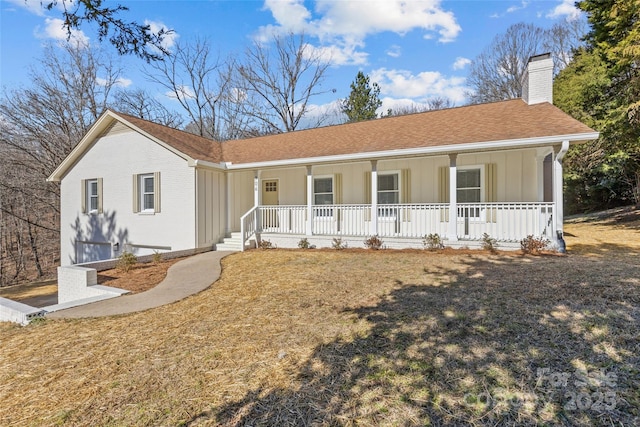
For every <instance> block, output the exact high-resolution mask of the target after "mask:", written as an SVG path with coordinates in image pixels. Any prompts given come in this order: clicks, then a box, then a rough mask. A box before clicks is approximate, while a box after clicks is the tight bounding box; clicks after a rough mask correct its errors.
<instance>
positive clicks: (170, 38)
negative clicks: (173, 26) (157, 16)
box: [144, 19, 180, 50]
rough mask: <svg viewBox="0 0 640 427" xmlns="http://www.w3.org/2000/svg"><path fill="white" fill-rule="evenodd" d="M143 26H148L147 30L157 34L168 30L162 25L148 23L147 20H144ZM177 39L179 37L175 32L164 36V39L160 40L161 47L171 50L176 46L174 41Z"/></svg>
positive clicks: (153, 22)
mask: <svg viewBox="0 0 640 427" xmlns="http://www.w3.org/2000/svg"><path fill="white" fill-rule="evenodd" d="M144 25H148V26H149V29H150V30H151V32H153V33H157V32H158V31H160V30H164V31H169V30H170V28H169V27H167V26H166V25H165V24H164V23H162V22H156V21H149V20H148V19H145V21H144ZM178 37H180V35H179V34H178V33H176V32H175V31H173V32H170V33H168V34H165V35H164V38H163V39H162V47H163V48H165V49H166V50H171V48H172V47H173V46H174V45H175V44H176V40H177V39H178Z"/></svg>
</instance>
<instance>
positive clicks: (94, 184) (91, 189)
mask: <svg viewBox="0 0 640 427" xmlns="http://www.w3.org/2000/svg"><path fill="white" fill-rule="evenodd" d="M86 183H87V188H86V192H87V211H88V212H89V213H96V212H98V205H99V202H98V200H99V197H100V196H99V193H98V180H97V179H87V180H86Z"/></svg>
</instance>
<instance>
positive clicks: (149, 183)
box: [140, 174, 155, 212]
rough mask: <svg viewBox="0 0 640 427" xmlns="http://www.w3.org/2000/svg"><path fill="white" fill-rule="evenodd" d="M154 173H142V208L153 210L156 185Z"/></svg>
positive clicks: (148, 210) (143, 209)
mask: <svg viewBox="0 0 640 427" xmlns="http://www.w3.org/2000/svg"><path fill="white" fill-rule="evenodd" d="M153 180H154V177H153V174H147V175H140V208H141V210H142V211H147V212H153V211H154V209H155V186H154V181H153Z"/></svg>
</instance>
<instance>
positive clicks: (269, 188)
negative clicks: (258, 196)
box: [264, 181, 278, 193]
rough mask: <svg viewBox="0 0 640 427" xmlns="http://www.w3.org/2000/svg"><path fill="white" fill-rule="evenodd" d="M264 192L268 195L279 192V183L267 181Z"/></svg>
mask: <svg viewBox="0 0 640 427" xmlns="http://www.w3.org/2000/svg"><path fill="white" fill-rule="evenodd" d="M264 191H265V192H267V193H274V192H276V191H278V182H277V181H267V182H265V183H264Z"/></svg>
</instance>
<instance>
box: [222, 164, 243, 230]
mask: <svg viewBox="0 0 640 427" xmlns="http://www.w3.org/2000/svg"><path fill="white" fill-rule="evenodd" d="M224 178H225V186H224V200H226V219H225V230H224V232H225V235H228V236H229V235H231V174H230V173H229V172H227V173H225V174H224ZM243 214H244V213H243Z"/></svg>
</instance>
